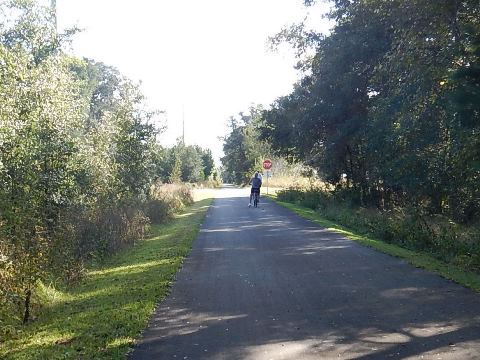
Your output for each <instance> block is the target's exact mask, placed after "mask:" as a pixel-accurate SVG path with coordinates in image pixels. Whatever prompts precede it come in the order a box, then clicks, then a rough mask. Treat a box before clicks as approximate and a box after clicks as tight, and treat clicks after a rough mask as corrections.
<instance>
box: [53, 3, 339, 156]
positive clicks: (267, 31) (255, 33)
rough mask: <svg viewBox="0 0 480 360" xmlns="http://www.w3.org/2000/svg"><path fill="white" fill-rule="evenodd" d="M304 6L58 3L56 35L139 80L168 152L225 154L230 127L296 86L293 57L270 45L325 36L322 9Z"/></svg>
mask: <svg viewBox="0 0 480 360" xmlns="http://www.w3.org/2000/svg"><path fill="white" fill-rule="evenodd" d="M318 3H319V4H318V5H316V6H315V7H314V8H306V7H304V6H303V1H302V0H203V1H201V0H183V1H178V0H135V1H126V0H57V22H58V28H59V30H60V31H62V29H64V28H69V27H72V26H78V27H79V28H81V29H83V31H82V32H81V33H79V34H77V35H75V37H74V41H73V43H72V51H73V53H74V54H76V55H78V56H82V57H88V58H91V59H94V60H96V61H101V62H103V63H105V64H107V65H110V66H114V67H116V68H117V69H118V70H119V71H120V72H121V73H122V74H123V75H125V76H127V77H128V78H130V79H132V80H134V81H136V82H139V81H141V90H142V92H143V94H144V95H145V96H146V98H147V104H148V106H149V108H152V109H156V110H164V111H166V113H165V114H164V115H160V116H159V117H158V119H157V121H159V122H164V123H166V126H167V131H165V132H164V133H163V134H162V135H161V136H160V137H159V139H160V142H161V143H162V144H163V145H165V146H170V145H173V144H174V143H175V140H176V138H178V137H180V136H181V135H182V118H184V119H185V141H186V143H187V144H198V145H200V146H201V147H204V148H210V149H211V150H212V152H213V155H214V158H215V160H216V162H217V164H218V163H219V162H218V160H219V158H220V157H221V156H222V141H221V140H219V138H218V137H219V136H224V135H226V134H227V132H228V129H227V127H226V124H227V121H228V119H229V117H230V116H233V115H237V114H238V113H239V112H240V111H247V110H248V108H249V106H250V105H251V104H263V105H264V106H268V105H269V104H271V103H272V102H273V101H274V100H275V99H276V98H277V97H279V96H282V95H286V94H288V93H289V92H291V90H292V89H293V84H294V82H295V81H296V80H297V79H298V78H299V74H298V72H297V71H296V70H295V69H294V68H293V66H294V64H295V62H296V60H295V58H294V56H293V51H290V50H287V48H285V49H282V51H280V52H272V51H270V50H269V47H268V44H267V38H268V37H269V36H273V35H275V34H276V33H277V32H279V31H280V30H281V28H282V27H284V26H286V25H291V24H293V23H296V22H299V21H301V20H303V19H304V18H305V17H306V16H308V23H309V24H310V25H311V26H312V27H314V28H315V30H317V31H322V32H327V31H328V29H329V27H330V24H329V23H328V21H327V20H325V19H323V18H322V16H321V15H322V14H323V13H325V12H326V11H327V9H328V4H327V3H326V2H325V1H322V0H319V1H318Z"/></svg>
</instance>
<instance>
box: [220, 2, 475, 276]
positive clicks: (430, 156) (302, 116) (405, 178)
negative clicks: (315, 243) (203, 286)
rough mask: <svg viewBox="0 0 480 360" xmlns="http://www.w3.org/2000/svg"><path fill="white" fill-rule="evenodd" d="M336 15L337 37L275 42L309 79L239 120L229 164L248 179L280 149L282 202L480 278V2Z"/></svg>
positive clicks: (309, 35) (396, 5)
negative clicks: (291, 52)
mask: <svg viewBox="0 0 480 360" xmlns="http://www.w3.org/2000/svg"><path fill="white" fill-rule="evenodd" d="M304 2H305V5H306V6H309V5H311V4H312V3H314V2H315V1H304ZM328 17H329V18H330V19H331V20H332V22H333V23H334V26H333V28H332V30H331V31H330V33H329V34H328V35H325V34H318V33H315V32H313V31H311V30H309V29H308V28H307V25H306V23H300V24H295V25H293V26H291V27H289V28H284V29H283V30H282V31H280V32H279V33H278V34H277V35H275V36H273V37H272V39H271V43H272V46H273V47H275V46H277V45H279V44H282V43H290V44H291V45H293V47H294V49H296V50H297V51H298V53H297V55H298V59H299V62H298V69H299V70H301V71H303V75H302V77H301V79H300V80H299V81H298V82H297V84H296V86H295V88H294V90H293V91H292V92H291V93H290V94H288V95H286V96H283V97H280V98H278V99H277V100H276V101H275V102H273V103H272V104H271V105H270V106H268V107H264V106H257V107H256V108H253V109H251V110H250V113H249V114H248V116H245V115H244V114H241V116H240V118H238V117H237V118H232V121H231V126H230V134H229V135H228V136H226V137H225V139H224V152H225V158H224V163H223V164H224V171H225V172H227V173H228V176H230V177H231V178H232V179H233V180H235V181H236V182H237V183H240V182H242V181H244V180H243V179H245V178H248V177H249V176H251V174H252V172H253V171H254V170H256V169H258V168H259V167H260V165H261V160H260V158H262V157H263V158H265V157H269V158H271V159H275V160H274V167H273V168H272V175H273V177H272V179H271V180H272V182H274V181H275V180H274V179H275V178H276V177H277V175H280V174H277V172H276V169H275V163H276V162H279V163H281V162H282V161H286V162H287V163H288V164H290V169H297V171H296V173H294V174H293V175H294V176H293V178H290V179H289V181H291V183H290V184H288V185H287V186H284V189H285V190H284V191H280V192H279V193H278V199H279V200H281V201H287V202H291V203H295V204H299V205H302V206H304V207H306V208H309V209H312V210H314V212H315V214H318V215H319V216H321V217H323V218H326V219H329V220H332V221H334V222H336V223H339V224H342V225H344V226H347V227H348V228H350V229H352V230H353V231H355V232H356V233H359V234H361V235H365V236H368V237H373V238H376V239H381V240H382V241H384V242H386V243H388V244H395V245H398V246H401V247H403V248H404V249H410V250H412V251H416V252H421V253H423V254H429V255H430V256H432V257H434V258H436V259H439V260H440V261H442V262H444V263H445V264H451V265H452V266H455V267H458V268H459V269H464V270H468V271H473V272H476V273H479V272H480V220H479V219H480V142H479V141H480V92H479V91H478V89H479V86H480V22H479V19H480V6H479V3H478V2H475V1H467V0H465V1H454V2H451V1H437V2H431V1H424V0H414V1H408V2H405V1H382V0H380V1H367V0H354V1H350V0H348V1H347V0H345V1H344V0H338V1H333V2H332V8H331V12H330V13H329V14H328ZM222 161H223V160H222ZM280 177H281V176H280ZM299 177H306V179H308V180H307V184H305V181H304V183H303V184H302V183H300V181H298V180H297V179H298V178H299Z"/></svg>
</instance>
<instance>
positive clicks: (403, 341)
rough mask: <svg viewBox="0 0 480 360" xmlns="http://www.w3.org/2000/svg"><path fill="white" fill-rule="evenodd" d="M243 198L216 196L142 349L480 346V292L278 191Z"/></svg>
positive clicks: (455, 354)
mask: <svg viewBox="0 0 480 360" xmlns="http://www.w3.org/2000/svg"><path fill="white" fill-rule="evenodd" d="M243 203H244V199H239V198H230V199H218V200H217V201H216V202H215V204H214V206H213V207H212V209H211V212H210V214H209V216H207V218H206V221H205V223H204V227H203V230H202V231H201V232H200V234H199V237H198V239H197V241H196V242H195V244H194V247H193V250H192V253H191V256H190V257H189V258H188V259H187V261H186V262H185V264H184V267H183V269H182V271H181V272H180V273H179V274H178V275H177V279H178V281H177V282H176V284H175V286H174V287H173V289H172V293H171V294H170V296H169V297H168V298H167V299H166V300H165V301H164V302H163V303H161V304H160V306H159V307H158V309H157V312H156V314H155V316H154V317H153V318H152V319H151V321H150V325H149V327H148V328H147V330H146V331H145V333H144V334H143V336H142V338H141V339H140V340H139V342H138V344H137V346H136V347H135V349H134V351H133V352H132V354H131V355H130V359H133V360H138V359H152V358H162V359H164V358H166V359H167V358H180V359H183V358H188V359H296V358H302V359H319V358H336V359H338V358H344V359H353V358H362V359H370V358H372V359H385V358H397V359H403V358H415V357H419V358H420V357H421V356H424V357H425V358H437V357H438V355H437V354H440V356H441V357H442V358H451V359H454V358H462V359H469V358H471V359H475V358H478V357H479V356H480V302H479V301H478V300H479V297H478V294H475V293H473V292H472V291H470V290H468V289H465V288H463V287H461V286H459V285H457V284H454V283H452V282H449V281H447V280H445V279H443V278H440V277H439V276H437V275H434V274H430V273H428V272H426V271H424V270H421V269H416V268H414V267H412V266H411V265H409V264H407V263H406V262H404V261H402V260H400V259H398V258H394V257H391V256H388V255H385V254H382V253H379V252H376V251H374V250H372V249H369V248H365V247H362V246H360V245H358V244H357V243H355V242H353V241H350V240H347V239H345V238H343V237H342V236H341V235H339V234H335V233H331V232H329V231H326V230H325V229H322V228H321V227H320V226H318V225H316V224H314V223H313V222H310V221H308V220H305V219H303V218H300V217H298V216H296V215H295V214H293V213H292V212H290V211H288V210H287V209H284V208H283V207H280V206H278V205H276V204H274V203H271V202H270V201H263V203H262V206H263V207H264V211H257V210H259V209H248V208H246V207H245V206H244V204H243ZM251 210H253V211H251Z"/></svg>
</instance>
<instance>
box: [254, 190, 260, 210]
mask: <svg viewBox="0 0 480 360" xmlns="http://www.w3.org/2000/svg"><path fill="white" fill-rule="evenodd" d="M259 197H260V194H259V193H258V192H256V191H255V192H254V193H253V207H257V206H258V200H259Z"/></svg>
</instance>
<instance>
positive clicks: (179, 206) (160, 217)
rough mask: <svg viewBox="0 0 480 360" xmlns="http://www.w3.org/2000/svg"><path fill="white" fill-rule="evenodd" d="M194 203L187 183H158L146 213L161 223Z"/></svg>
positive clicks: (154, 187) (152, 191)
mask: <svg viewBox="0 0 480 360" xmlns="http://www.w3.org/2000/svg"><path fill="white" fill-rule="evenodd" d="M192 203H193V197H192V194H191V192H190V188H189V187H188V186H187V185H179V184H162V183H156V184H155V185H154V186H153V188H152V190H151V195H150V199H149V201H148V202H147V204H146V213H147V215H148V217H149V219H150V220H151V221H152V222H153V223H154V224H160V223H163V222H165V221H167V220H169V219H171V218H172V217H173V216H174V215H175V214H176V213H178V212H180V211H181V210H183V209H184V208H185V207H186V206H188V205H191V204H192Z"/></svg>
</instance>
